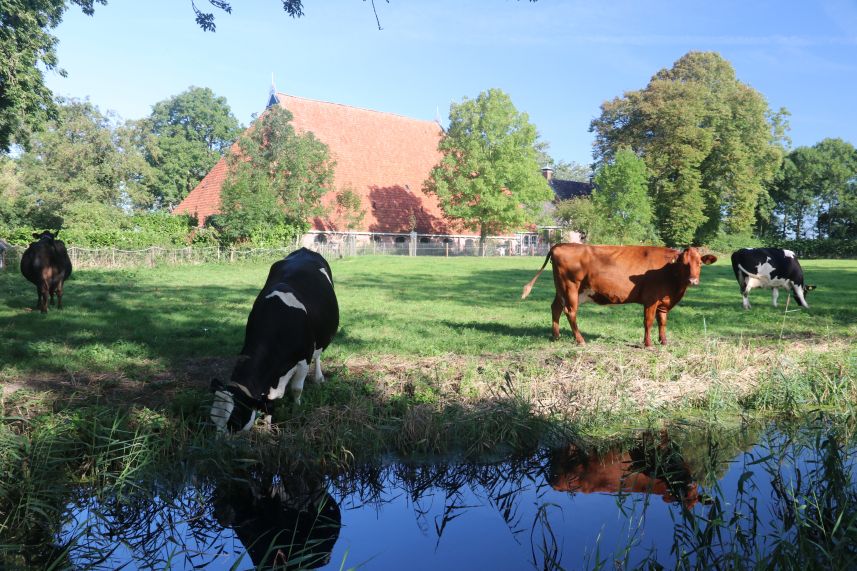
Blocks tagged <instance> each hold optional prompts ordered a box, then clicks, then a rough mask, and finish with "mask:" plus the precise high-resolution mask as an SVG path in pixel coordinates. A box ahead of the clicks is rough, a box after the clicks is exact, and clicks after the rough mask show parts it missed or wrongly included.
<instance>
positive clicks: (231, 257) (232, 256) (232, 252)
mask: <svg viewBox="0 0 857 571" xmlns="http://www.w3.org/2000/svg"><path fill="white" fill-rule="evenodd" d="M229 261H230V262H234V261H235V248H229Z"/></svg>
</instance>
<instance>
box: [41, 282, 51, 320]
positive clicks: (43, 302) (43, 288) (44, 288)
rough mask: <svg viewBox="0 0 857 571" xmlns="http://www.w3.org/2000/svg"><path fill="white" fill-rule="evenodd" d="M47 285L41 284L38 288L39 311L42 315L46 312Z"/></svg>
mask: <svg viewBox="0 0 857 571" xmlns="http://www.w3.org/2000/svg"><path fill="white" fill-rule="evenodd" d="M48 297H49V294H48V284H46V283H43V284H42V285H40V286H39V311H41V312H42V313H47V312H48Z"/></svg>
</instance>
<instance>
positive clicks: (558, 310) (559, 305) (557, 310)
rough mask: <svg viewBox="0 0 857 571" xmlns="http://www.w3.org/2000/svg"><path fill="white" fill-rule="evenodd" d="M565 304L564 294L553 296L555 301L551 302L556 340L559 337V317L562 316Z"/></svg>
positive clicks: (552, 324)
mask: <svg viewBox="0 0 857 571" xmlns="http://www.w3.org/2000/svg"><path fill="white" fill-rule="evenodd" d="M564 305H565V304H564V303H563V301H562V296H560V295H559V294H557V295H556V297H554V298H553V303H552V304H551V321H552V323H551V327H552V331H553V340H554V341H556V340H557V339H559V318H560V316H562V312H563V306H564Z"/></svg>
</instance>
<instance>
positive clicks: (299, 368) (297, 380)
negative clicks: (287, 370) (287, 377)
mask: <svg viewBox="0 0 857 571" xmlns="http://www.w3.org/2000/svg"><path fill="white" fill-rule="evenodd" d="M307 373H309V363H307V362H306V361H301V362H300V363H298V364H297V365H295V375H294V377H292V382H291V383H289V389H290V390H291V391H292V399H293V400H294V401H295V404H301V393H302V392H303V390H304V381H305V380H306V377H307Z"/></svg>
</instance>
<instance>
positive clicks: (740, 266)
mask: <svg viewBox="0 0 857 571" xmlns="http://www.w3.org/2000/svg"><path fill="white" fill-rule="evenodd" d="M738 269H739V270H741V271H742V272H744V273H745V274H747V275H748V276H749V277H751V278H755V279H757V280H760V279H762V278H761V277H760V276H759V275H758V274H751V273H750V272H748V271H747V270H745V269H744V266H742V265H741V264H738Z"/></svg>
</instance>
